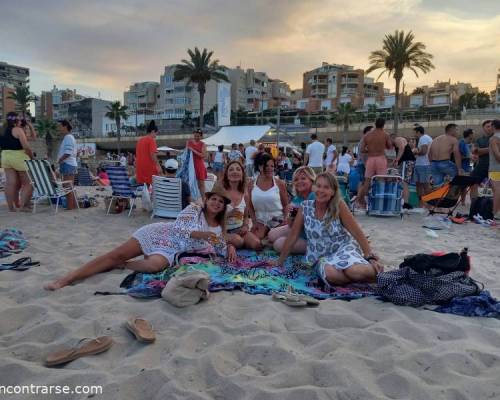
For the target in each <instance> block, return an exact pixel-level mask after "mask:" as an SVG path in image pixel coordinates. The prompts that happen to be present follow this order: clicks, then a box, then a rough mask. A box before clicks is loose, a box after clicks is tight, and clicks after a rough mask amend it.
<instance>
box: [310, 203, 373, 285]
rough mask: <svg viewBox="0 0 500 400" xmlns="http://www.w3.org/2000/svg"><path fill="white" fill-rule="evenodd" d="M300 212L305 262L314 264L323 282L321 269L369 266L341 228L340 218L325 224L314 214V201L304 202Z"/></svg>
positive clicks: (356, 245)
mask: <svg viewBox="0 0 500 400" xmlns="http://www.w3.org/2000/svg"><path fill="white" fill-rule="evenodd" d="M302 209H303V213H304V230H305V232H306V237H307V253H306V260H307V262H308V263H310V264H313V265H314V264H316V265H317V267H318V273H319V275H320V276H321V278H323V280H324V281H325V283H327V282H326V279H325V272H324V267H325V265H331V266H333V267H335V268H336V269H340V270H344V269H347V268H349V267H352V266H353V265H354V264H364V265H366V266H370V263H369V262H368V261H366V260H365V259H364V258H363V255H362V253H361V250H360V248H359V246H358V244H357V243H356V241H355V240H354V239H353V238H352V236H351V235H350V234H349V232H347V230H346V229H345V228H344V226H343V225H342V223H341V222H340V219H338V218H337V219H335V220H333V221H332V222H330V223H329V224H325V222H324V221H323V220H319V219H318V218H316V216H315V215H314V210H315V207H314V200H306V201H304V202H303V203H302Z"/></svg>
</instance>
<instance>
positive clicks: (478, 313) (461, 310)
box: [434, 290, 500, 318]
mask: <svg viewBox="0 0 500 400" xmlns="http://www.w3.org/2000/svg"><path fill="white" fill-rule="evenodd" d="M434 311H437V312H440V313H446V314H455V315H462V316H464V317H487V318H500V302H499V301H498V300H497V299H495V298H493V297H491V295H490V293H489V292H488V291H487V290H483V291H482V292H481V293H479V294H478V295H477V296H467V297H456V298H454V299H452V300H451V301H450V302H449V303H447V304H445V305H442V306H439V307H437V308H435V309H434Z"/></svg>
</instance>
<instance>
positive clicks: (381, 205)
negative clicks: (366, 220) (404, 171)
mask: <svg viewBox="0 0 500 400" xmlns="http://www.w3.org/2000/svg"><path fill="white" fill-rule="evenodd" d="M366 213H367V215H377V216H388V217H389V216H400V217H401V218H402V217H403V178H401V177H400V176H397V175H375V176H374V177H372V178H371V181H370V190H369V192H368V209H367V211H366Z"/></svg>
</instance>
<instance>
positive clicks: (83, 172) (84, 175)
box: [75, 165, 95, 186]
mask: <svg viewBox="0 0 500 400" xmlns="http://www.w3.org/2000/svg"><path fill="white" fill-rule="evenodd" d="M75 185H76V186H94V185H95V183H94V181H93V180H92V178H91V176H90V171H89V167H87V166H86V165H82V166H80V167H78V173H77V175H76V177H75Z"/></svg>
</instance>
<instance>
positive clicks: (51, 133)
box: [35, 117, 57, 160]
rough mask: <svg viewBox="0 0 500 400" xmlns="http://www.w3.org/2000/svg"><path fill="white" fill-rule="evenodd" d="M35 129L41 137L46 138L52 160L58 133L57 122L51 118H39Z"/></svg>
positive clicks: (48, 152) (49, 157)
mask: <svg viewBox="0 0 500 400" xmlns="http://www.w3.org/2000/svg"><path fill="white" fill-rule="evenodd" d="M35 129H36V131H37V132H38V135H39V136H40V137H44V138H45V144H46V146H47V158H48V159H49V160H52V157H53V154H54V139H55V138H56V135H57V123H56V121H54V120H53V119H50V118H45V117H44V118H37V121H36V124H35Z"/></svg>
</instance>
